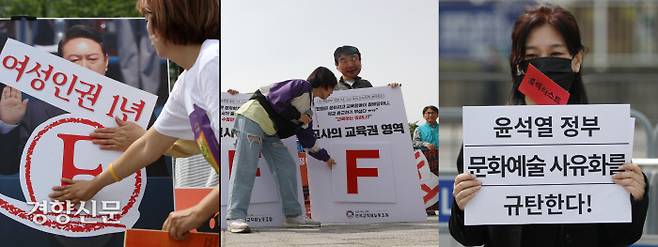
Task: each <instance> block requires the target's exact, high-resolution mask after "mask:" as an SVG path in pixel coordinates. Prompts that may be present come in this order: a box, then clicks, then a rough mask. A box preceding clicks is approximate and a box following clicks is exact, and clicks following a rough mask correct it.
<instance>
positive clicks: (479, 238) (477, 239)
mask: <svg viewBox="0 0 658 247" xmlns="http://www.w3.org/2000/svg"><path fill="white" fill-rule="evenodd" d="M463 152H464V149H463V148H462V149H460V150H459V155H458V156H457V170H458V171H459V174H461V173H462V172H464V168H463V167H464V156H463ZM452 202H453V203H452V209H451V215H450V220H449V221H448V227H449V228H450V235H452V237H453V238H454V239H455V240H457V242H459V243H461V244H463V245H465V246H475V245H483V244H486V242H487V227H486V226H465V225H464V211H463V210H461V209H459V206H458V205H457V200H456V199H455V198H454V196H453V198H452Z"/></svg>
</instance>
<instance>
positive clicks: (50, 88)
mask: <svg viewBox="0 0 658 247" xmlns="http://www.w3.org/2000/svg"><path fill="white" fill-rule="evenodd" d="M0 62H1V63H0V82H2V83H4V84H6V85H8V86H12V87H14V88H16V89H18V90H20V91H21V92H24V93H27V94H29V95H31V96H33V97H35V98H37V99H40V100H42V101H44V102H48V103H49V104H51V105H54V106H56V107H59V108H61V109H63V110H65V111H68V112H70V113H75V114H81V115H84V116H87V117H89V118H92V119H105V118H109V119H113V118H114V117H119V118H121V119H123V120H129V121H133V122H137V123H138V124H139V126H141V127H142V128H144V129H146V126H147V125H148V122H149V119H150V118H151V113H152V112H153V108H154V107H155V102H156V100H157V98H158V97H157V96H155V95H153V94H150V93H148V92H145V91H142V90H140V89H137V88H133V87H131V86H128V85H126V84H123V83H121V82H118V81H115V80H113V79H110V78H108V77H105V76H103V75H101V74H98V73H96V72H94V71H91V70H89V69H87V68H84V67H82V66H80V65H77V64H75V63H72V62H69V61H68V60H66V59H64V58H61V57H58V56H55V55H52V54H50V53H48V52H45V51H42V50H39V49H36V48H34V47H32V46H29V45H26V44H23V43H21V42H18V41H16V40H13V39H7V43H5V46H4V48H3V49H2V53H0ZM111 126H114V125H111Z"/></svg>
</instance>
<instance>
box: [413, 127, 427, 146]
mask: <svg viewBox="0 0 658 247" xmlns="http://www.w3.org/2000/svg"><path fill="white" fill-rule="evenodd" d="M418 128H419V127H416V129H414V136H413V139H412V141H411V143H412V144H413V146H414V149H422V148H427V146H429V144H431V143H429V142H424V141H423V139H421V138H420V130H419V129H418Z"/></svg>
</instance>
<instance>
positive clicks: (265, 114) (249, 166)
mask: <svg viewBox="0 0 658 247" xmlns="http://www.w3.org/2000/svg"><path fill="white" fill-rule="evenodd" d="M336 84H337V80H336V76H335V75H334V74H333V73H332V72H331V71H330V70H329V69H327V68H325V67H318V68H317V69H315V70H314V71H313V73H311V75H310V76H309V77H308V79H307V80H306V81H305V80H287V81H283V82H278V83H274V84H272V85H268V86H264V87H261V88H260V89H259V90H257V91H256V92H255V93H254V95H253V97H252V98H251V100H249V101H247V102H246V103H245V104H243V105H242V106H241V107H240V109H238V110H237V111H236V120H235V127H234V130H235V131H236V136H237V140H236V153H235V157H234V162H233V164H234V166H233V171H232V175H231V179H230V185H231V186H230V187H229V188H230V189H229V196H228V213H227V215H226V219H227V223H228V229H229V231H230V232H234V233H247V232H250V228H249V225H248V224H247V223H246V221H245V219H246V218H247V209H248V208H249V200H250V198H251V191H252V189H253V187H254V179H255V178H256V168H257V165H258V156H259V153H262V155H263V158H265V161H266V162H267V163H268V165H269V166H270V168H271V170H272V173H273V174H274V176H275V180H276V181H277V184H278V185H279V186H278V188H279V192H280V195H281V200H282V203H283V213H284V214H285V216H286V219H285V224H286V225H287V226H299V225H316V226H318V225H319V224H318V223H316V222H311V221H308V220H307V219H306V218H305V217H304V216H303V215H302V210H301V205H299V203H298V202H297V189H298V184H297V172H296V171H297V169H296V164H295V161H294V159H293V157H292V155H291V154H290V152H288V149H287V148H286V146H285V145H283V143H281V139H285V138H288V137H290V136H292V135H296V136H297V139H298V140H299V142H300V143H301V145H302V147H304V148H305V149H306V150H307V151H308V153H309V155H311V156H312V157H313V158H315V159H318V160H321V161H325V162H326V163H327V165H328V166H329V167H330V168H331V167H332V166H333V165H334V164H335V163H336V162H335V161H334V160H333V159H332V158H331V157H330V156H329V154H328V153H327V151H326V150H325V149H324V148H319V147H318V146H317V144H316V138H315V135H314V133H313V129H312V127H311V126H312V124H311V122H312V119H311V116H312V114H313V111H312V110H311V109H312V105H313V98H314V97H319V98H321V99H326V98H328V97H329V95H331V93H333V91H334V87H335V86H336Z"/></svg>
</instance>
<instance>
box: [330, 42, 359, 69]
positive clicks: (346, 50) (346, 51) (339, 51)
mask: <svg viewBox="0 0 658 247" xmlns="http://www.w3.org/2000/svg"><path fill="white" fill-rule="evenodd" d="M354 54H357V55H359V58H361V53H360V52H359V49H357V48H356V47H354V46H351V45H344V46H341V47H338V48H336V51H334V62H335V63H336V65H338V58H339V57H340V56H341V55H354Z"/></svg>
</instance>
